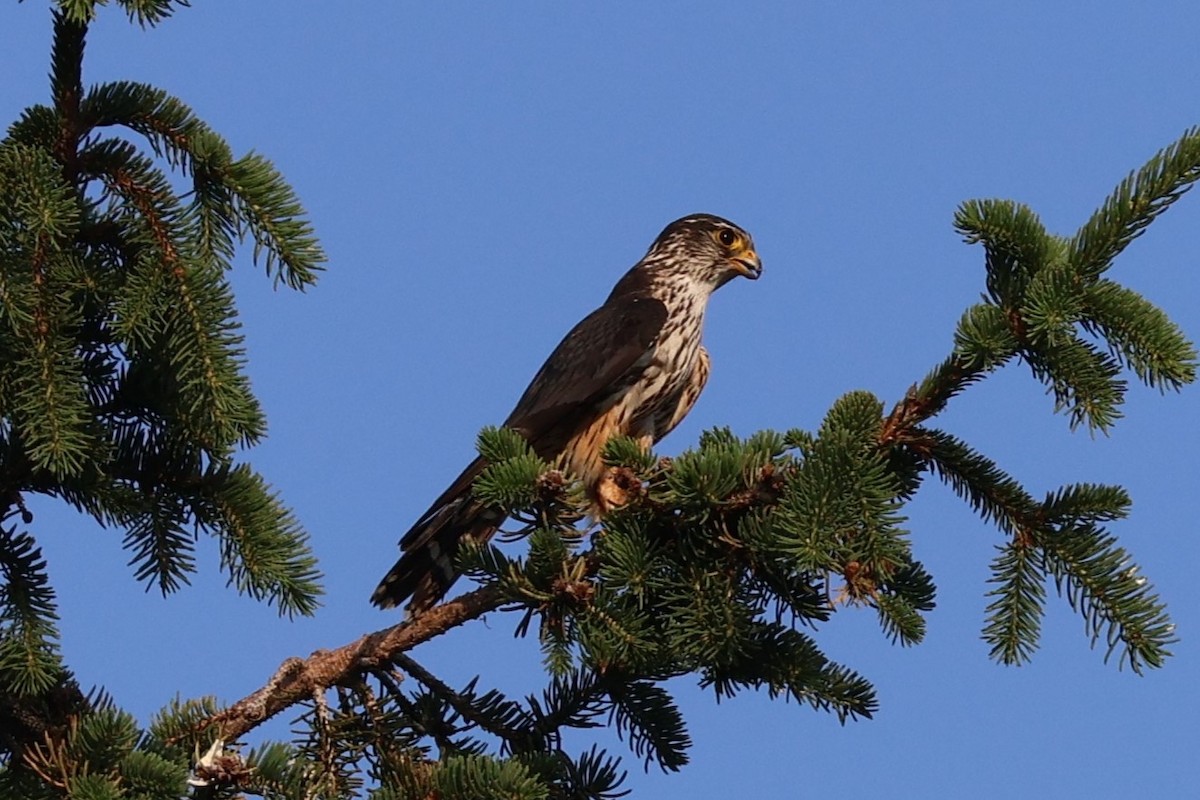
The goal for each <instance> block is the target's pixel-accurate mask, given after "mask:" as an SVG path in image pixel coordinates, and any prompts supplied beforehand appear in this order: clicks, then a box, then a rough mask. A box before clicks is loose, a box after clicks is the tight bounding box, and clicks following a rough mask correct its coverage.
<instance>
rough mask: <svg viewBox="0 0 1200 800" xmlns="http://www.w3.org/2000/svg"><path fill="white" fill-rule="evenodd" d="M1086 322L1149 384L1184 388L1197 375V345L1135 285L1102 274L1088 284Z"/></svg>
mask: <svg viewBox="0 0 1200 800" xmlns="http://www.w3.org/2000/svg"><path fill="white" fill-rule="evenodd" d="M1082 301H1083V303H1084V306H1085V309H1086V311H1085V315H1084V318H1083V327H1084V329H1085V330H1087V331H1088V332H1089V333H1092V334H1094V335H1097V336H1101V337H1103V338H1104V340H1105V341H1106V342H1107V343H1108V346H1109V348H1110V350H1111V352H1112V354H1113V355H1114V356H1115V357H1116V358H1117V359H1118V360H1119V362H1120V363H1121V364H1122V365H1125V366H1128V367H1129V368H1130V369H1132V370H1133V372H1134V374H1135V375H1137V376H1138V378H1139V379H1140V380H1141V381H1142V382H1143V383H1145V384H1146V385H1148V386H1152V387H1157V388H1159V389H1160V390H1163V391H1165V390H1167V389H1174V390H1176V391H1179V390H1180V389H1182V388H1183V386H1184V384H1188V383H1192V382H1193V381H1195V380H1196V348H1195V346H1194V345H1193V344H1192V343H1191V342H1190V341H1188V339H1187V337H1186V336H1184V334H1183V331H1182V330H1180V328H1179V326H1178V325H1176V324H1175V323H1174V322H1172V321H1171V319H1170V318H1169V317H1167V315H1166V314H1165V313H1163V311H1162V310H1161V309H1159V308H1158V307H1157V306H1155V305H1154V304H1153V303H1151V302H1150V301H1149V300H1146V299H1145V298H1144V297H1142V296H1141V295H1139V294H1138V293H1137V292H1135V291H1133V290H1132V289H1127V288H1126V287H1124V286H1121V285H1120V284H1117V283H1113V282H1112V281H1108V280H1098V281H1096V282H1095V283H1094V284H1092V285H1090V286H1088V287H1087V288H1086V289H1084V292H1083V296H1082Z"/></svg>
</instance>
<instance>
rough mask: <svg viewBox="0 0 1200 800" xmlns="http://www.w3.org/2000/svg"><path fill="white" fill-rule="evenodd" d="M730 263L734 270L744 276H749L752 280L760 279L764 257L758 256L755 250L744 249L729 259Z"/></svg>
mask: <svg viewBox="0 0 1200 800" xmlns="http://www.w3.org/2000/svg"><path fill="white" fill-rule="evenodd" d="M729 265H730V266H731V267H733V271H734V272H736V273H737V274H738V275H741V276H742V277H744V278H749V279H750V280H752V281H756V280H758V278H759V276H760V275H762V259H760V258H759V257H758V253H756V252H754V251H753V250H743V251H742V252H740V253H738V254H737V255H736V256H733V257H732V258H730V259H729Z"/></svg>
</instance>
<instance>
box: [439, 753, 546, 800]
mask: <svg viewBox="0 0 1200 800" xmlns="http://www.w3.org/2000/svg"><path fill="white" fill-rule="evenodd" d="M432 778H433V781H432V783H433V787H432V788H433V792H432V793H431V794H430V796H431V797H437V798H441V799H442V800H476V799H477V798H481V797H512V798H521V799H522V800H525V798H529V800H546V798H548V797H549V794H548V789H547V788H546V787H545V786H544V785H543V784H542V783H541V781H539V780H538V778H537V776H535V775H534V774H533V773H532V772H531V771H530V769H529V768H528V767H526V766H525V765H524V764H522V763H521V762H519V761H515V760H508V761H499V760H497V759H494V758H491V757H488V756H451V757H450V758H448V759H446V760H445V761H443V762H442V763H441V765H440V769H437V770H435V771H434V772H433V774H432Z"/></svg>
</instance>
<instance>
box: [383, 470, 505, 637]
mask: <svg viewBox="0 0 1200 800" xmlns="http://www.w3.org/2000/svg"><path fill="white" fill-rule="evenodd" d="M485 466H487V465H486V463H484V461H483V459H482V458H477V459H475V460H474V461H473V462H471V464H470V465H469V466H468V467H467V468H466V469H465V470H463V472H462V474H461V475H459V476H458V478H457V479H455V481H454V482H453V483H452V484H450V486H449V488H447V489H446V491H444V492H442V494H441V496H440V497H438V499H437V500H435V501H434V504H433V505H432V506H430V508H429V510H428V511H426V512H425V513H424V514H423V515H422V516H421V518H420V519H419V520H417V523H416V524H415V525H413V527H412V529H411V530H409V532H408V533H406V534H404V538H402V539H401V540H400V548H401V550H402V551H403V555H401V556H400V560H399V561H397V562H396V565H395V566H394V567H392V568H391V570H390V571H389V572H388V574H387V575H385V576H384V578H383V580H382V581H380V582H379V586H377V587H376V588H375V591H374V593H373V594H372V595H371V602H372V603H373V604H374V605H377V606H379V607H380V608H393V607H395V606H398V605H400V604H401V603H403V602H404V601H405V600H408V601H409V602H408V609H407V616H408V617H410V618H411V617H414V616H416V615H417V614H420V613H421V612H423V611H425V610H427V609H429V608H432V607H433V606H434V605H435V604H436V603H437V602H438V601H439V600H441V599H442V598H443V597H444V596H445V595H446V592H448V591H450V587H451V586H453V585H454V581H456V580H457V579H458V572H457V571H456V570H455V567H454V559H455V555H456V554H457V553H458V546H459V543H460V542H462V541H464V540H467V539H472V540H475V541H480V542H485V541H487V540H488V539H490V538H491V537H492V535H493V534H494V533H495V532H496V529H497V528H498V527H499V526H500V523H502V522H503V521H504V519H503V517H501V516H500V514H499V512H498V511H496V510H495V509H493V508H489V507H487V506H485V505H483V504H482V503H480V502H479V501H477V500H475V499H474V498H473V497H471V483H472V482H473V481H474V480H475V478H476V476H478V475H479V473H480V472H482V471H483V468H484V467H485ZM409 598H411V599H409Z"/></svg>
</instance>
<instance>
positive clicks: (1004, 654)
mask: <svg viewBox="0 0 1200 800" xmlns="http://www.w3.org/2000/svg"><path fill="white" fill-rule="evenodd" d="M998 549H999V550H1000V554H999V555H997V556H996V558H995V559H993V561H992V577H991V578H989V579H988V583H991V584H996V588H995V589H992V590H991V591H990V592H988V596H989V597H994V598H996V599H995V600H993V601H992V602H991V603H989V604H988V607H987V614H988V623H987V625H986V626H985V627H984V629H983V640H984V641H985V642H987V643H988V644H989V645H991V648H992V649H991V652H990V654H989V655H990V656H991V657H992V658H993V659H995V660H997V661H999V662H1000V663H1002V664H1008V665H1019V664H1024V663H1027V662H1028V661H1029V660H1030V659H1031V658H1032V657H1033V651H1034V650H1036V649H1037V646H1038V640H1039V639H1040V637H1041V632H1042V615H1043V614H1044V613H1045V600H1046V587H1045V581H1046V572H1045V568H1044V567H1043V566H1042V557H1041V553H1040V551H1039V550H1038V548H1036V547H1034V546H1033V545H1031V544H1029V543H1028V542H1026V541H1025V540H1023V539H1021V538H1018V539H1014V540H1013V541H1010V542H1008V543H1007V544H1006V545H1004V546H1003V547H1001V548H998Z"/></svg>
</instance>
